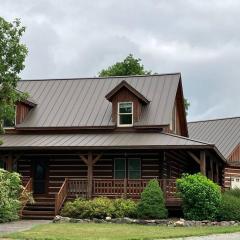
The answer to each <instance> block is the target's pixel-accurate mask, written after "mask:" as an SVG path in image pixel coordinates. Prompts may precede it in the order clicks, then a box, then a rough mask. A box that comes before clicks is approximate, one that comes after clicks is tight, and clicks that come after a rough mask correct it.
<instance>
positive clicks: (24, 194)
mask: <svg viewBox="0 0 240 240" xmlns="http://www.w3.org/2000/svg"><path fill="white" fill-rule="evenodd" d="M31 192H32V178H29V180H28V181H27V184H26V185H25V187H24V188H23V190H22V192H21V196H20V201H21V204H22V206H21V209H20V213H19V215H20V217H22V213H23V209H24V208H25V206H26V204H27V202H28V199H26V198H27V195H28V193H31Z"/></svg>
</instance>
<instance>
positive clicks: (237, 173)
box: [223, 167, 240, 188]
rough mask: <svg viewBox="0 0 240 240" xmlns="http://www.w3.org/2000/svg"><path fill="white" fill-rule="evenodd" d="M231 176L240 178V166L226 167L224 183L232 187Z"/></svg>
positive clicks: (227, 186)
mask: <svg viewBox="0 0 240 240" xmlns="http://www.w3.org/2000/svg"><path fill="white" fill-rule="evenodd" d="M231 177H239V178H240V168H233V167H226V168H225V169H224V174H223V183H224V187H225V188H230V187H231Z"/></svg>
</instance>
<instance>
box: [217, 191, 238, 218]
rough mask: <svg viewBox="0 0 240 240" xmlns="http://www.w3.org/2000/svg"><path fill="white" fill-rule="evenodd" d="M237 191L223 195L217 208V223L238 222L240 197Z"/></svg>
mask: <svg viewBox="0 0 240 240" xmlns="http://www.w3.org/2000/svg"><path fill="white" fill-rule="evenodd" d="M239 192H240V191H239V189H237V190H235V189H234V190H229V191H226V192H225V193H223V195H222V201H221V205H220V207H219V213H218V218H217V219H218V220H219V221H240V196H239Z"/></svg>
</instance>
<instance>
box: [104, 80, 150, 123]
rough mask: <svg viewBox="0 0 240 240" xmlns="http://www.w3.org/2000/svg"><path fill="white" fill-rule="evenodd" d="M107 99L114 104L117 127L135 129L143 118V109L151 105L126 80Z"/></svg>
mask: <svg viewBox="0 0 240 240" xmlns="http://www.w3.org/2000/svg"><path fill="white" fill-rule="evenodd" d="M106 99H107V100H108V101H110V102H111V103H112V122H113V123H115V124H116V126H117V127H133V126H134V125H135V124H136V122H138V121H139V120H140V118H141V113H142V107H143V106H144V107H146V105H147V104H149V103H150V101H149V100H148V99H147V98H146V97H144V96H143V95H142V94H141V93H140V92H138V90H137V89H135V88H134V87H132V86H131V85H130V84H129V83H127V82H126V81H124V80H123V81H122V82H120V83H119V84H118V85H117V86H116V87H114V88H113V89H112V90H111V91H110V92H109V93H108V94H107V95H106Z"/></svg>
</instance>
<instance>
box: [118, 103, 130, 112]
mask: <svg viewBox="0 0 240 240" xmlns="http://www.w3.org/2000/svg"><path fill="white" fill-rule="evenodd" d="M119 113H132V103H119Z"/></svg>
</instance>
